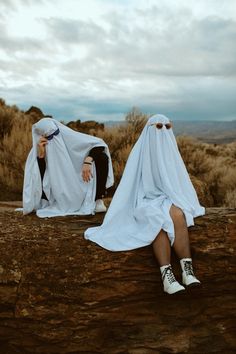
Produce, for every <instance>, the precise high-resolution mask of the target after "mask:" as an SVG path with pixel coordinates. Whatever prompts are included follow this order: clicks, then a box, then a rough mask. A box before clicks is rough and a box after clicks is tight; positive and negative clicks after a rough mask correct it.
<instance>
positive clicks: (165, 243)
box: [152, 230, 171, 267]
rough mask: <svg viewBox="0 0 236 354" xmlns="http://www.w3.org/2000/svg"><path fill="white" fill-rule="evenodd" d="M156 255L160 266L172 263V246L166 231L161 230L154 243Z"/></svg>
mask: <svg viewBox="0 0 236 354" xmlns="http://www.w3.org/2000/svg"><path fill="white" fill-rule="evenodd" d="M152 247H153V251H154V254H155V257H156V259H157V261H158V263H159V264H160V267H161V266H163V265H166V264H170V254H171V247H170V241H169V238H168V236H167V234H166V232H165V231H163V230H161V231H160V232H159V234H158V235H157V237H156V238H155V240H154V241H153V243H152Z"/></svg>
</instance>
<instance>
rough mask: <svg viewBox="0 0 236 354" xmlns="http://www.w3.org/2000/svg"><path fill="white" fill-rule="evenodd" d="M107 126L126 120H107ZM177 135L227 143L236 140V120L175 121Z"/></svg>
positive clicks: (122, 122)
mask: <svg viewBox="0 0 236 354" xmlns="http://www.w3.org/2000/svg"><path fill="white" fill-rule="evenodd" d="M104 124H105V125H106V126H115V125H123V124H125V121H107V122H104ZM173 125H174V127H173V130H174V133H175V135H176V136H178V135H191V136H193V137H195V138H198V139H199V140H202V141H204V142H208V143H216V144H226V143H231V142H233V141H236V120H232V121H227V122H223V121H186V120H177V121H173Z"/></svg>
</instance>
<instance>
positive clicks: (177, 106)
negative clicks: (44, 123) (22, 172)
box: [0, 0, 236, 121]
mask: <svg viewBox="0 0 236 354" xmlns="http://www.w3.org/2000/svg"><path fill="white" fill-rule="evenodd" d="M235 38H236V1H235V0H226V1H222V0H198V1H196V0H127V1H125V0H0V44H1V45H0V97H2V98H4V99H5V100H6V102H7V103H8V104H16V105H18V106H19V107H20V108H22V109H24V110H25V109H28V108H29V107H30V106H31V105H35V106H38V107H40V108H41V109H42V110H43V112H44V113H45V114H52V115H53V116H54V118H57V119H63V120H65V121H66V120H72V119H73V120H74V119H82V120H86V119H95V120H99V121H106V120H121V119H123V118H124V115H125V113H126V112H127V111H129V110H130V109H131V108H132V107H133V106H137V107H139V108H140V109H141V110H142V111H144V112H146V113H150V114H152V113H163V114H166V115H167V116H169V117H170V118H171V119H173V120H175V119H189V120H194V119H198V120H200V119H201V120H202V119H210V120H231V119H236V80H235V79H236V44H235V43H236V40H235Z"/></svg>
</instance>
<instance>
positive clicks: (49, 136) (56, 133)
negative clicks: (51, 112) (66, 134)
mask: <svg viewBox="0 0 236 354" xmlns="http://www.w3.org/2000/svg"><path fill="white" fill-rule="evenodd" d="M59 133H60V130H59V128H58V129H57V130H55V132H54V133H52V134H50V135H48V136H45V138H46V139H47V140H52V139H53V137H54V136H57V135H58V134H59Z"/></svg>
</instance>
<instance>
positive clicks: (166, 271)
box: [162, 266, 176, 284]
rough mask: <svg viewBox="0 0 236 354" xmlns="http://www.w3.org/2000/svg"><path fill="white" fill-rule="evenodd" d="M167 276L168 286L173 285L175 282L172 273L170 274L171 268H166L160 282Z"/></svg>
mask: <svg viewBox="0 0 236 354" xmlns="http://www.w3.org/2000/svg"><path fill="white" fill-rule="evenodd" d="M166 276H167V279H168V282H169V283H170V284H172V283H174V282H175V281H176V279H175V276H174V273H173V272H172V268H171V266H169V267H166V268H165V269H164V271H163V273H162V280H164V279H165V277H166Z"/></svg>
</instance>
